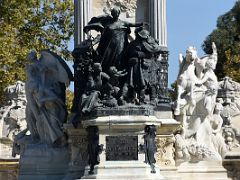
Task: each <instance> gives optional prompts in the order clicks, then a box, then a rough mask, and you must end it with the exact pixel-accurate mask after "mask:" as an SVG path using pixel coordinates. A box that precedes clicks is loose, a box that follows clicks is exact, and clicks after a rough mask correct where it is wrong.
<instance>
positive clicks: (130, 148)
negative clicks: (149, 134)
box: [106, 136, 138, 161]
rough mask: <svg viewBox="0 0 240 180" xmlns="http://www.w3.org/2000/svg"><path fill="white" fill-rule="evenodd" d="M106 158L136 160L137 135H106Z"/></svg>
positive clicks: (110, 159) (108, 159)
mask: <svg viewBox="0 0 240 180" xmlns="http://www.w3.org/2000/svg"><path fill="white" fill-rule="evenodd" d="M106 160H107V161H128V160H138V137H137V136H107V137H106Z"/></svg>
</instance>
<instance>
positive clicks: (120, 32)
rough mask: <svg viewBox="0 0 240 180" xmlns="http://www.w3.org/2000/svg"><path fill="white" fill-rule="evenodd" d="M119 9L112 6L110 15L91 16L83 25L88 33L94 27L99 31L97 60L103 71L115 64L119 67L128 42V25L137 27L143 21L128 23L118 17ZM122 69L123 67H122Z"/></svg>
mask: <svg viewBox="0 0 240 180" xmlns="http://www.w3.org/2000/svg"><path fill="white" fill-rule="evenodd" d="M120 13H121V11H120V9H119V8H117V7H114V8H113V9H112V10H111V16H110V15H107V16H99V17H93V18H92V19H91V21H90V22H89V23H88V25H87V26H85V27H84V32H86V33H88V32H89V31H90V30H92V29H94V30H97V31H100V32H101V38H100V42H99V44H98V47H97V50H96V51H97V54H98V56H99V57H98V58H97V59H98V60H97V61H98V62H100V63H101V65H102V67H103V72H106V73H108V71H109V67H111V66H115V67H116V68H117V69H121V68H122V66H124V65H123V64H122V58H123V57H122V56H123V51H124V49H125V48H126V46H127V44H128V35H129V34H130V32H131V30H130V27H139V26H142V25H143V23H130V22H126V21H122V20H120V19H119V15H120ZM122 69H123V68H122Z"/></svg>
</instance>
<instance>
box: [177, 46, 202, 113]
mask: <svg viewBox="0 0 240 180" xmlns="http://www.w3.org/2000/svg"><path fill="white" fill-rule="evenodd" d="M197 59H198V57H197V51H196V49H195V48H194V47H189V48H188V49H187V51H186V57H183V55H182V54H179V64H180V66H179V73H178V78H177V90H178V95H177V104H176V105H177V106H176V108H175V111H174V114H175V115H179V114H180V108H181V107H182V106H184V105H186V104H190V106H191V107H194V106H195V101H194V98H193V89H194V86H195V82H196V80H197V77H196V75H195V61H197ZM183 96H184V97H183ZM188 102H189V103H188Z"/></svg>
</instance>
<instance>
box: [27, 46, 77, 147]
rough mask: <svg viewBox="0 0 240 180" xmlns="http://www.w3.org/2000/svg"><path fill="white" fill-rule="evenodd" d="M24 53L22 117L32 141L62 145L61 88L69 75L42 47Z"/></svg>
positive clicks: (61, 62) (64, 113) (63, 109)
mask: <svg viewBox="0 0 240 180" xmlns="http://www.w3.org/2000/svg"><path fill="white" fill-rule="evenodd" d="M40 54H41V56H40V58H39V59H37V56H36V52H34V51H31V52H30V53H29V55H28V65H27V67H26V74H27V81H26V97H27V109H26V119H27V125H28V129H29V131H30V133H31V138H32V141H33V142H36V143H44V144H48V145H52V146H55V145H56V146H59V145H64V144H65V143H66V139H65V136H64V133H63V131H62V125H63V123H64V122H65V120H66V118H67V110H66V106H65V89H66V86H68V85H69V84H70V81H71V80H73V75H72V73H71V71H70V69H69V67H68V66H67V64H66V63H65V61H64V60H63V59H62V58H61V57H60V56H58V55H57V54H55V53H53V52H51V51H49V50H42V51H41V53H40Z"/></svg>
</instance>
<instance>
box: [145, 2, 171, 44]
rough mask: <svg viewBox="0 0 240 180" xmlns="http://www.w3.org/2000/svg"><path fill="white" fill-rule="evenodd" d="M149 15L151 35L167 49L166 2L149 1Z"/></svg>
mask: <svg viewBox="0 0 240 180" xmlns="http://www.w3.org/2000/svg"><path fill="white" fill-rule="evenodd" d="M149 13H150V14H149V17H150V19H149V20H150V32H151V35H152V36H153V37H154V38H156V39H158V40H159V45H160V46H163V47H167V21H166V0H149Z"/></svg>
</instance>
